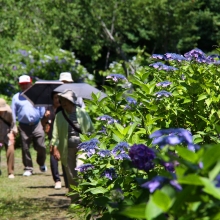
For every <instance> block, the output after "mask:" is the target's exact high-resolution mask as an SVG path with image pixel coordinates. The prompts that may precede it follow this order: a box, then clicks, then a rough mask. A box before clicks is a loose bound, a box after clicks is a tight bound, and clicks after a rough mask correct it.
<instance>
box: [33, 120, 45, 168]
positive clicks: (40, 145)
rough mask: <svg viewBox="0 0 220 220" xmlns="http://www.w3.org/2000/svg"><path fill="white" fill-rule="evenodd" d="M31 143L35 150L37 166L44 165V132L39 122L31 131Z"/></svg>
mask: <svg viewBox="0 0 220 220" xmlns="http://www.w3.org/2000/svg"><path fill="white" fill-rule="evenodd" d="M33 143H34V149H35V150H36V151H37V163H38V165H39V166H44V165H45V160H46V146H45V133H44V130H43V127H42V125H41V123H40V122H39V123H38V125H37V126H36V127H35V129H34V131H33Z"/></svg>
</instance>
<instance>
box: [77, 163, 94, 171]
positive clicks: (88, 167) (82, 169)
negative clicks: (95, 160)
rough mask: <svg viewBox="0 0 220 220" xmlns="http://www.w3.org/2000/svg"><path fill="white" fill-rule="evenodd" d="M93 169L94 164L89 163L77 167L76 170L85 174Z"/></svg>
mask: <svg viewBox="0 0 220 220" xmlns="http://www.w3.org/2000/svg"><path fill="white" fill-rule="evenodd" d="M93 168H94V166H93V165H92V164H90V163H88V164H83V165H81V166H79V167H76V168H75V170H78V171H79V172H81V173H83V172H86V171H87V170H91V169H93Z"/></svg>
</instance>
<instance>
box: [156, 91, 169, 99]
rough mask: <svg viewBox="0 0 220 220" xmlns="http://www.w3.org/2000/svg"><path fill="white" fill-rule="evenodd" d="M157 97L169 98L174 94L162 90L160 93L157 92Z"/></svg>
mask: <svg viewBox="0 0 220 220" xmlns="http://www.w3.org/2000/svg"><path fill="white" fill-rule="evenodd" d="M155 95H156V97H157V98H160V97H169V96H172V93H171V92H167V91H165V90H161V91H159V92H156V93H155Z"/></svg>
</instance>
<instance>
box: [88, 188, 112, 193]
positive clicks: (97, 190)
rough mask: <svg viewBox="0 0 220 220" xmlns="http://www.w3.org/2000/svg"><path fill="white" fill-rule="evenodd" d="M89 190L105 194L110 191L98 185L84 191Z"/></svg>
mask: <svg viewBox="0 0 220 220" xmlns="http://www.w3.org/2000/svg"><path fill="white" fill-rule="evenodd" d="M87 192H91V193H92V194H103V193H106V192H108V190H107V189H105V188H103V187H96V188H90V189H87V190H86V191H85V192H84V193H87Z"/></svg>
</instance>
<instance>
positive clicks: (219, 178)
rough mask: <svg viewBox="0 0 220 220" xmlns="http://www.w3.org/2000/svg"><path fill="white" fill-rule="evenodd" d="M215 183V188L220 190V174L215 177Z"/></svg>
mask: <svg viewBox="0 0 220 220" xmlns="http://www.w3.org/2000/svg"><path fill="white" fill-rule="evenodd" d="M214 182H215V186H216V187H218V188H219V187H220V174H218V175H217V176H216V177H215V179H214Z"/></svg>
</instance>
